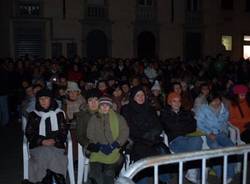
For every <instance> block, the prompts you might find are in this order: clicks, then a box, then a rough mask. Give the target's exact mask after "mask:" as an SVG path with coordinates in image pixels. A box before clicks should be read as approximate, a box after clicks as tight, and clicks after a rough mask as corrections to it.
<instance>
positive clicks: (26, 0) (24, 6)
mask: <svg viewBox="0 0 250 184" xmlns="http://www.w3.org/2000/svg"><path fill="white" fill-rule="evenodd" d="M40 8H41V7H40V1H39V0H19V1H18V3H17V13H18V15H20V16H39V15H40V13H41V10H40Z"/></svg>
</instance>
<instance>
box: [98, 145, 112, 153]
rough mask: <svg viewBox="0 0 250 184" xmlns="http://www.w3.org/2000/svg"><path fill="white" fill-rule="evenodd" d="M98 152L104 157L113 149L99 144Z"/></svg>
mask: <svg viewBox="0 0 250 184" xmlns="http://www.w3.org/2000/svg"><path fill="white" fill-rule="evenodd" d="M100 151H101V152H102V153H104V154H105V155H109V154H110V153H112V151H113V149H112V147H111V145H110V144H101V147H100Z"/></svg>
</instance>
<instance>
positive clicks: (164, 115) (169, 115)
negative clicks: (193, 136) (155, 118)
mask: <svg viewBox="0 0 250 184" xmlns="http://www.w3.org/2000/svg"><path fill="white" fill-rule="evenodd" d="M160 120H161V124H162V126H163V129H164V131H165V132H166V134H167V135H168V138H169V141H172V140H174V139H175V138H176V137H178V136H185V135H187V134H188V133H192V132H195V131H196V120H195V119H194V116H193V112H191V111H188V110H184V109H180V111H179V112H177V113H176V112H174V111H172V109H171V107H169V106H168V107H166V108H165V109H164V110H163V111H162V112H161V116H160Z"/></svg>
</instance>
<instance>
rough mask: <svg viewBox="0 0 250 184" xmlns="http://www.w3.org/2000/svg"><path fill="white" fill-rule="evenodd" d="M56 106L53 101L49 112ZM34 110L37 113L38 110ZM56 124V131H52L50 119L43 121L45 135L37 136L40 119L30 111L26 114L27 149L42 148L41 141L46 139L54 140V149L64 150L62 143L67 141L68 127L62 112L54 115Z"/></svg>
mask: <svg viewBox="0 0 250 184" xmlns="http://www.w3.org/2000/svg"><path fill="white" fill-rule="evenodd" d="M57 107H58V105H57V103H56V102H55V101H53V105H52V106H51V108H50V110H51V111H56V109H57ZM36 110H37V111H38V112H39V111H41V110H40V109H37V108H36ZM56 117H57V122H58V130H57V131H52V130H51V122H50V121H51V120H50V118H47V119H45V128H46V135H45V136H44V135H40V134H39V126H40V120H41V117H40V116H39V115H38V114H37V113H36V112H35V111H32V112H30V113H29V114H28V119H27V125H26V130H25V134H26V137H27V139H28V141H29V143H30V144H29V148H30V149H32V148H35V147H38V146H42V141H43V140H46V139H54V140H55V142H56V143H55V147H57V148H63V149H64V148H65V145H64V143H65V142H66V139H67V133H68V127H67V124H66V119H65V115H64V112H63V111H59V112H58V113H57V114H56Z"/></svg>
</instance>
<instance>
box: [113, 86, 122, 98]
mask: <svg viewBox="0 0 250 184" xmlns="http://www.w3.org/2000/svg"><path fill="white" fill-rule="evenodd" d="M121 95H122V90H121V88H119V87H118V88H116V89H115V91H114V92H113V96H114V97H119V96H121Z"/></svg>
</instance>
